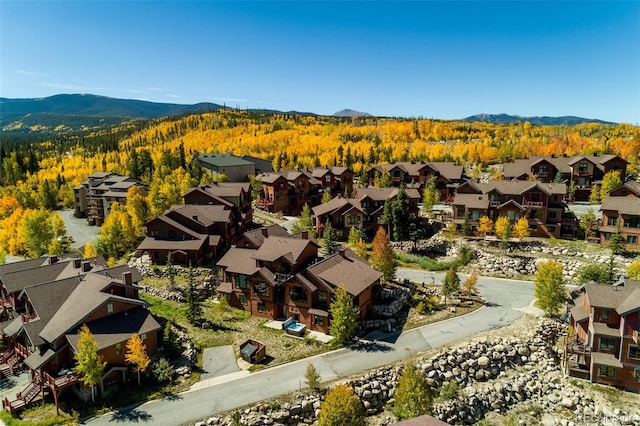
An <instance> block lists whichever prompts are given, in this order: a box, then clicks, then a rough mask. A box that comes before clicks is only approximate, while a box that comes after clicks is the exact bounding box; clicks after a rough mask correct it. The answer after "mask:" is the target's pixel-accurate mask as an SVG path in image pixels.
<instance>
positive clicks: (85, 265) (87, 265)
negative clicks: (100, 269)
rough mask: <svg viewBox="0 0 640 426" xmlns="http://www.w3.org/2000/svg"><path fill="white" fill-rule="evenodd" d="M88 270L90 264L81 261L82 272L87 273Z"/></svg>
mask: <svg viewBox="0 0 640 426" xmlns="http://www.w3.org/2000/svg"><path fill="white" fill-rule="evenodd" d="M90 269H91V262H89V261H88V260H83V261H82V272H89V270H90Z"/></svg>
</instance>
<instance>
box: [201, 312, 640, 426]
mask: <svg viewBox="0 0 640 426" xmlns="http://www.w3.org/2000/svg"><path fill="white" fill-rule="evenodd" d="M564 330H565V325H564V324H562V323H558V322H555V321H551V320H546V319H544V320H541V321H540V323H539V325H538V327H537V328H536V329H535V330H532V331H531V332H530V333H529V334H528V335H527V336H526V338H524V339H517V338H494V339H491V340H488V339H481V340H477V341H474V342H472V343H468V344H465V345H462V346H459V347H457V348H453V349H449V350H446V351H443V352H442V353H441V354H439V355H437V356H434V357H432V358H429V359H422V360H418V361H417V362H416V365H417V366H418V367H419V368H420V370H421V371H423V372H424V374H425V375H426V376H427V378H428V379H429V381H430V383H431V385H432V386H433V387H434V388H436V389H437V388H439V387H440V386H441V385H442V384H443V383H446V382H450V381H455V382H456V383H458V386H459V388H460V389H461V390H460V391H459V393H458V396H457V397H455V398H453V399H451V400H448V401H444V402H442V403H440V404H438V405H436V406H435V407H434V415H435V416H437V417H438V418H440V419H441V420H443V421H446V422H448V423H450V424H472V423H475V422H476V421H478V420H479V419H481V418H483V417H484V416H485V415H486V414H487V413H489V412H491V411H500V412H504V411H506V410H508V409H510V408H512V407H514V406H515V405H517V404H520V403H523V402H534V403H537V404H540V405H541V406H542V407H543V408H544V409H548V410H549V411H551V410H552V409H554V408H558V407H562V408H564V409H566V410H570V411H571V412H572V413H574V415H575V416H576V418H578V416H586V415H591V414H594V413H598V412H600V413H602V412H603V410H606V407H598V406H597V405H596V404H595V403H594V402H593V400H591V399H590V398H589V397H587V396H586V395H585V394H584V393H583V392H581V391H580V390H576V389H573V388H572V387H571V386H569V385H568V384H566V383H563V379H562V374H561V372H560V367H559V364H558V363H559V359H560V357H561V354H560V353H558V351H557V350H556V349H555V346H554V345H555V342H556V341H557V338H558V337H559V336H560V335H561V334H562V333H563V332H564ZM402 368H403V367H402V366H401V365H395V366H389V367H385V368H380V369H377V370H374V371H372V372H369V373H367V374H365V375H362V376H359V377H356V378H354V379H351V380H348V381H346V382H345V383H347V384H349V385H350V386H351V387H353V389H354V391H355V393H356V395H357V396H358V397H359V398H360V400H361V401H362V404H363V406H364V407H365V409H366V411H367V414H368V415H374V414H378V413H381V412H383V411H384V410H385V409H386V408H387V407H389V406H391V405H392V404H393V402H394V397H395V392H396V387H397V384H398V379H399V377H400V375H401V374H402ZM323 399H324V395H323V394H322V393H312V394H306V395H305V394H296V395H294V396H293V398H292V400H291V401H290V402H288V403H287V404H282V405H281V404H280V403H278V402H277V401H272V402H266V403H260V404H257V405H255V406H253V407H250V408H246V409H244V410H243V411H239V412H237V414H236V416H237V418H236V420H238V421H239V423H240V424H242V425H251V426H262V425H303V424H313V423H314V422H315V420H316V418H317V415H318V413H319V409H320V406H321V403H322V400H323ZM620 414H622V415H627V414H629V413H628V411H623V412H621V413H620ZM627 417H628V418H629V419H631V420H633V421H635V420H634V419H636V420H640V417H637V418H634V417H633V416H631V415H629V416H627ZM391 421H392V419H391V417H390V416H389V419H388V422H387V421H386V420H383V421H382V423H381V424H390V423H389V422H391ZM232 423H233V414H226V415H223V416H216V417H211V418H209V419H207V420H206V421H203V422H199V423H197V426H204V425H231V424H232ZM629 424H633V423H629Z"/></svg>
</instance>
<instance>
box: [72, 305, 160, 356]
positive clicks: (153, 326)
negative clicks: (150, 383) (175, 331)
mask: <svg viewBox="0 0 640 426" xmlns="http://www.w3.org/2000/svg"><path fill="white" fill-rule="evenodd" d="M81 326H82V324H80V325H79V326H78V327H76V328H75V329H74V330H73V331H72V332H71V333H69V334H66V335H65V336H66V338H67V340H68V341H69V343H70V344H71V346H72V347H73V349H74V350H77V348H78V340H79V334H78V333H79V330H80V327H81ZM87 327H89V330H90V331H91V334H93V337H94V339H95V340H96V343H97V344H98V350H101V349H104V348H107V347H109V346H113V345H115V344H116V343H123V347H122V350H123V351H125V350H126V348H125V347H124V342H126V341H127V340H129V338H130V337H131V336H132V335H133V334H137V335H141V334H145V333H151V332H153V331H156V330H159V329H160V328H161V326H160V324H159V323H158V321H157V320H156V319H155V318H154V317H153V315H151V312H149V310H148V309H147V308H146V307H144V306H139V307H136V308H134V309H129V310H126V311H123V312H119V313H117V314H113V315H109V316H108V317H103V318H100V319H97V320H95V321H91V322H89V323H87Z"/></svg>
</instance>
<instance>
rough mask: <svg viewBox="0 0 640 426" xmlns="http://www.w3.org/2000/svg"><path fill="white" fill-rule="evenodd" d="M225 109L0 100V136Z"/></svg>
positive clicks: (84, 98) (498, 118)
mask: <svg viewBox="0 0 640 426" xmlns="http://www.w3.org/2000/svg"><path fill="white" fill-rule="evenodd" d="M221 108H225V107H224V106H223V105H218V104H214V103H209V102H201V103H197V104H193V105H184V104H173V103H158V102H148V101H141V100H134V99H116V98H109V97H106V96H98V95H91V94H62V95H54V96H49V97H46V98H24V99H10V98H0V129H1V131H2V133H34V132H35V133H48V132H52V131H53V132H66V131H74V130H87V129H91V128H96V127H104V126H110V125H117V124H119V123H122V122H124V121H128V120H132V119H154V118H160V117H166V116H180V115H185V114H190V113H202V112H209V111H216V110H219V109H221ZM250 111H252V112H262V113H285V114H300V115H316V114H313V113H303V112H297V111H289V112H281V111H275V110H262V109H260V110H250ZM334 116H336V117H370V116H371V114H369V113H366V112H361V111H356V110H352V109H343V110H341V111H338V112H336V113H335V114H334ZM463 120H464V121H481V122H490V123H498V124H502V123H504V124H510V123H518V122H525V121H528V122H530V123H531V124H536V125H574V124H579V123H586V122H590V123H601V124H615V123H609V122H605V121H602V120H592V119H586V118H581V117H573V116H567V117H521V116H518V115H508V114H477V115H473V116H470V117H467V118H464V119H463Z"/></svg>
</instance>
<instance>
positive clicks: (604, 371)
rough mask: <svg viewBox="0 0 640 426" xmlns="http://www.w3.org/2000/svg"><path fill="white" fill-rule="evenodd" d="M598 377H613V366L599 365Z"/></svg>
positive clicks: (614, 372)
mask: <svg viewBox="0 0 640 426" xmlns="http://www.w3.org/2000/svg"><path fill="white" fill-rule="evenodd" d="M598 375H599V376H600V377H608V378H614V377H616V369H615V367H609V366H608V365H601V366H600V371H599V374H598Z"/></svg>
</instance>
